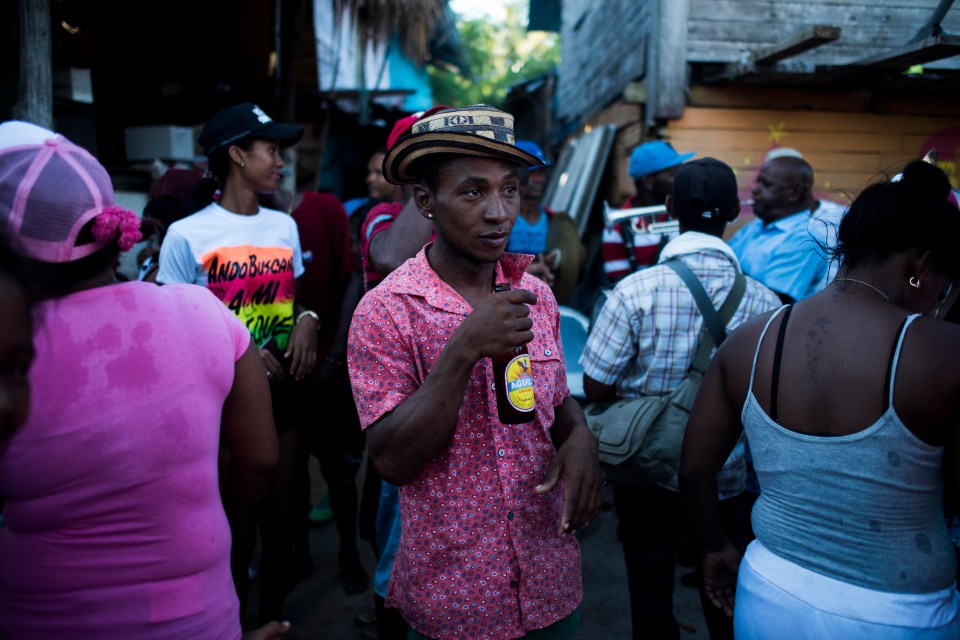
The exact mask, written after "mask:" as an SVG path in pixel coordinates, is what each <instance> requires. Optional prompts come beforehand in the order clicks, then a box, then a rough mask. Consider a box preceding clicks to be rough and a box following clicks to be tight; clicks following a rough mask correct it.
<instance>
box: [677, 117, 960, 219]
mask: <svg viewBox="0 0 960 640" xmlns="http://www.w3.org/2000/svg"><path fill="white" fill-rule="evenodd" d="M662 134H663V136H664V137H665V138H667V139H668V140H670V141H671V143H672V144H673V146H674V147H675V148H676V149H677V151H679V152H681V153H685V152H689V151H695V152H697V157H704V156H713V157H715V158H718V159H720V160H723V161H724V162H726V163H727V164H729V165H730V166H731V167H733V168H734V170H735V171H736V173H737V181H738V183H739V185H740V189H741V195H742V197H743V198H744V199H746V198H749V197H750V189H751V187H752V185H753V182H754V179H755V178H756V175H757V172H758V171H759V167H760V166H761V164H762V163H763V159H764V157H765V156H766V154H767V152H768V151H770V150H771V149H773V148H775V147H781V146H783V147H793V148H795V149H797V150H798V151H800V152H801V153H803V155H804V157H805V158H806V159H807V161H808V162H810V164H811V165H812V166H813V169H814V172H815V175H816V177H815V184H814V191H815V193H817V194H818V195H819V196H820V197H824V198H827V199H830V200H836V201H838V202H844V203H847V202H849V201H850V198H851V197H855V196H856V194H857V193H858V192H859V191H860V190H861V189H862V188H863V187H864V186H866V185H868V184H870V183H871V182H873V181H875V180H877V179H879V178H880V177H881V176H884V175H886V176H892V175H893V174H895V173H896V172H897V171H899V169H900V168H901V167H902V166H903V165H904V164H905V163H906V162H907V161H909V160H912V159H915V158H919V157H922V156H923V154H924V153H926V152H927V151H928V150H929V149H930V148H931V147H937V149H938V152H939V156H940V166H941V168H942V169H944V171H946V172H947V174H948V175H950V177H951V180H952V181H953V184H954V187H957V186H958V179H957V162H958V153H960V117H927V116H911V115H882V114H871V113H851V112H831V111H794V110H778V109H748V108H709V107H687V109H686V110H685V111H684V115H683V117H682V118H681V119H678V120H672V121H670V122H669V123H668V126H667V127H666V128H665V129H663V130H662ZM747 213H749V212H747ZM749 217H750V216H749V215H747V216H741V219H740V222H742V221H744V219H745V218H747V219H748V218H749Z"/></svg>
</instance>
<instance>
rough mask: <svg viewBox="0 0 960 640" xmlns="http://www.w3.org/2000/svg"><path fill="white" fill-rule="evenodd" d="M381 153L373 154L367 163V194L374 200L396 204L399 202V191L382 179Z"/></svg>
mask: <svg viewBox="0 0 960 640" xmlns="http://www.w3.org/2000/svg"><path fill="white" fill-rule="evenodd" d="M384 155H385V154H383V153H379V152H378V153H374V154H373V155H372V156H370V161H369V162H367V180H366V181H367V194H368V195H369V196H370V197H371V198H374V199H375V200H387V201H389V202H396V201H398V200H400V194H401V190H400V187H398V186H397V185H395V184H390V183H389V182H387V181H386V180H384V179H383V157H384Z"/></svg>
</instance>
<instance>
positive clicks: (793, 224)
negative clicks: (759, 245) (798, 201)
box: [757, 209, 810, 231]
mask: <svg viewBox="0 0 960 640" xmlns="http://www.w3.org/2000/svg"><path fill="white" fill-rule="evenodd" d="M809 218H810V209H804V210H803V211H797V212H796V213H791V214H790V215H788V216H786V217H783V218H780V219H779V220H774V221H773V222H771V223H770V224H764V222H763V220H760V219H759V218H757V219H758V220H760V227H761V228H762V229H779V230H781V231H792V230H793V229H796V228H797V227H801V226H804V225H806V224H807V221H808V219H809Z"/></svg>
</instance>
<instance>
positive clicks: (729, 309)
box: [661, 258, 747, 373]
mask: <svg viewBox="0 0 960 640" xmlns="http://www.w3.org/2000/svg"><path fill="white" fill-rule="evenodd" d="M661 264H663V265H664V266H667V267H670V268H671V269H673V271H674V272H675V273H676V274H677V275H678V276H680V279H681V280H683V283H684V284H685V285H687V288H688V289H690V293H691V294H693V299H694V301H696V303H697V307H698V308H699V309H700V315H702V316H703V322H704V325H705V327H706V329H707V333H708V335H709V337H710V338H711V340H710V341H707V340H706V339H701V340H700V343H699V344H698V346H697V353H696V355H695V356H694V358H693V364H692V365H691V366H692V368H693V369H696V370H697V371H700V372H701V373H702V372H704V371H706V368H707V365H708V364H709V363H710V351H711V349H712V348H713V345H717V346H718V347H719V346H720V345H721V344H723V341H724V340H725V339H726V337H727V330H726V326H727V323H728V322H730V318H732V317H733V313H734V312H735V311H736V310H737V307H739V306H740V300H742V299H743V292H744V290H745V289H746V286H747V280H746V278H744V277H743V274H742V273H740V271H739V269H738V270H737V272H736V277H735V279H734V281H733V287H732V288H731V289H730V293H728V294H727V297H726V299H725V300H724V301H723V304H722V305H721V307H720V311H719V313H718V312H717V310H716V309H715V308H714V306H713V302H712V301H711V300H710V296H708V295H707V292H706V291H705V290H704V288H703V285H702V284H700V280H699V279H698V278H697V276H696V275H695V274H694V273H693V271H691V270H690V268H689V267H688V266H687V265H685V264H684V263H683V261H682V260H680V258H672V259H670V260H667V261H666V262H663V263H661Z"/></svg>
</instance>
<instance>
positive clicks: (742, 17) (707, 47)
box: [687, 0, 960, 68]
mask: <svg viewBox="0 0 960 640" xmlns="http://www.w3.org/2000/svg"><path fill="white" fill-rule="evenodd" d="M690 3H691V4H690V20H689V34H688V43H687V51H688V55H687V60H688V61H690V62H736V61H739V60H741V59H743V58H744V56H745V55H748V54H750V53H753V52H755V51H758V50H760V49H762V48H764V47H768V46H772V45H774V44H776V43H777V42H780V41H783V40H785V39H787V38H790V37H791V36H792V35H793V34H794V33H796V31H797V30H798V29H800V28H802V27H805V26H811V25H815V24H830V25H835V26H838V27H840V28H841V29H842V35H841V36H840V40H838V41H837V42H835V43H831V44H825V45H823V46H822V47H818V48H816V49H814V50H812V51H809V52H806V53H804V54H801V55H800V56H798V57H797V58H796V59H797V60H802V61H805V62H810V63H812V64H830V65H835V64H849V63H852V62H855V61H857V60H861V59H863V58H867V57H870V56H874V55H878V54H881V53H883V52H884V51H886V50H889V49H896V48H899V47H902V46H903V45H905V44H906V43H907V42H909V41H910V40H911V39H912V38H913V36H914V35H916V33H917V31H918V30H919V29H920V27H922V26H923V25H924V24H925V23H926V21H927V20H928V19H929V18H930V16H931V15H932V14H933V11H934V9H935V8H936V7H937V4H938V3H939V0H884V1H883V2H878V1H877V0H823V1H820V2H815V1H814V2H812V1H807V2H804V1H799V0H796V1H795V0H690ZM943 28H944V30H946V31H947V32H948V33H957V32H960V11H958V10H957V9H956V8H954V9H952V10H951V11H949V12H948V13H947V15H946V17H945V18H944V21H943ZM929 66H931V67H944V68H960V60H958V59H957V58H951V59H949V61H940V62H937V63H930V65H929Z"/></svg>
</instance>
